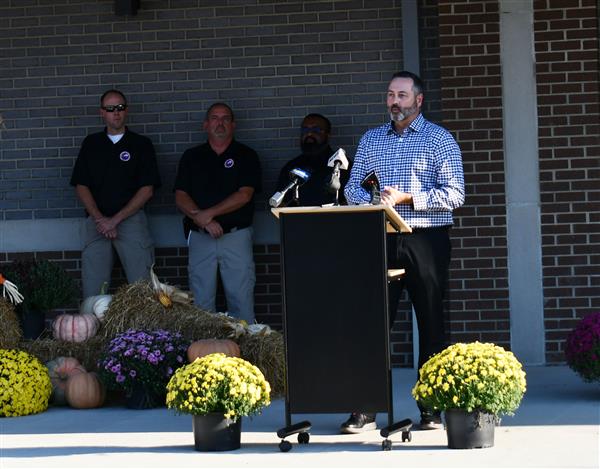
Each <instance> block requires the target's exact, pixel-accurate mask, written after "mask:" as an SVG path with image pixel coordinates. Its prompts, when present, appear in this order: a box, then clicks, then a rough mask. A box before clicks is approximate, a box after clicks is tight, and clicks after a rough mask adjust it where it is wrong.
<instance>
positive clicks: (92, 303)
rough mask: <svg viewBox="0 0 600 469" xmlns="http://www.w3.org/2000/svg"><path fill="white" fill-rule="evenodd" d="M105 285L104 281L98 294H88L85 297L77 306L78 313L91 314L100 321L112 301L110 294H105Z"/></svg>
mask: <svg viewBox="0 0 600 469" xmlns="http://www.w3.org/2000/svg"><path fill="white" fill-rule="evenodd" d="M107 286H108V284H107V283H106V282H104V283H103V284H102V289H101V290H100V294H99V295H94V296H88V297H87V298H85V299H84V300H83V301H82V303H81V306H80V307H79V313H81V314H93V315H94V316H96V317H97V318H98V320H100V321H102V320H103V319H104V314H105V313H106V311H107V310H108V306H109V305H110V302H111V301H112V295H107V294H106V288H107Z"/></svg>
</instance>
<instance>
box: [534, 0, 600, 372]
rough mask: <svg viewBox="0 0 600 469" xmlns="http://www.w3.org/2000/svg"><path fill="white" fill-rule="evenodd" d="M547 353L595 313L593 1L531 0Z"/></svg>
mask: <svg viewBox="0 0 600 469" xmlns="http://www.w3.org/2000/svg"><path fill="white" fill-rule="evenodd" d="M534 5H535V17H534V20H535V51H536V64H537V69H536V75H537V94H538V122H539V151H540V190H541V203H542V206H541V211H542V262H543V274H544V299H545V310H544V313H545V324H546V330H547V333H546V355H547V358H548V361H551V362H556V361H563V360H564V349H563V347H564V339H565V337H566V334H567V333H568V332H569V331H570V330H571V329H572V328H573V327H574V325H575V323H576V321H577V318H580V317H582V316H584V315H586V314H588V313H590V312H593V311H598V310H600V282H599V279H600V267H599V266H600V230H599V227H600V223H599V222H600V210H598V207H599V206H600V183H599V181H600V169H599V167H600V164H599V162H600V158H599V157H600V107H599V90H598V81H599V78H598V77H599V75H598V73H599V68H598V59H599V49H598V37H599V35H600V32H599V29H598V8H599V7H598V3H597V2H596V0H560V1H557V0H554V1H546V0H543V1H536V2H535V3H534Z"/></svg>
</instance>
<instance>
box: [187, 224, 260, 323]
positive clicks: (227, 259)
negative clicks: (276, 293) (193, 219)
mask: <svg viewBox="0 0 600 469" xmlns="http://www.w3.org/2000/svg"><path fill="white" fill-rule="evenodd" d="M252 232H253V231H252V228H243V229H241V230H237V231H234V232H231V233H227V234H224V235H223V236H221V237H220V238H218V239H213V238H212V237H211V236H210V235H209V234H207V233H205V232H197V231H192V232H190V236H189V239H188V246H189V262H188V272H189V277H190V289H191V290H192V292H193V293H194V302H195V303H196V305H197V306H199V307H200V308H202V309H205V310H207V311H215V310H216V306H215V296H216V293H217V267H218V269H219V272H220V274H221V280H222V281H223V287H224V289H225V298H226V299H227V310H228V312H229V314H231V315H232V316H234V317H237V318H239V319H244V320H246V321H247V322H248V324H252V323H253V322H254V284H255V283H256V275H255V272H254V257H253V255H252Z"/></svg>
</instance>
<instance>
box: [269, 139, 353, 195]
mask: <svg viewBox="0 0 600 469" xmlns="http://www.w3.org/2000/svg"><path fill="white" fill-rule="evenodd" d="M333 153H334V152H333V150H332V149H331V147H329V146H327V148H325V149H324V150H323V151H322V152H320V153H319V154H317V155H305V154H302V155H300V156H298V157H296V158H294V159H293V160H290V161H288V162H287V163H286V164H285V166H284V167H283V168H281V172H280V173H279V180H278V183H277V190H282V189H284V188H285V187H286V186H287V185H288V184H289V183H290V171H291V170H292V169H294V168H300V169H304V170H307V171H308V172H309V173H310V178H309V179H308V181H306V183H304V184H303V185H302V186H300V188H299V189H298V195H299V197H298V203H297V204H295V203H294V202H293V193H292V192H293V191H290V192H288V193H287V194H286V198H285V200H284V203H283V204H284V205H286V206H292V205H299V206H301V207H307V206H320V205H325V204H331V203H334V202H335V194H333V193H331V192H330V191H329V188H328V186H329V183H330V182H331V174H332V172H333V168H330V167H329V166H327V162H328V161H329V158H330V157H331V155H333ZM349 177H350V167H348V170H347V171H346V170H340V184H341V188H340V190H339V203H340V204H341V205H345V204H346V199H345V197H344V186H345V185H346V183H347V182H348V179H349Z"/></svg>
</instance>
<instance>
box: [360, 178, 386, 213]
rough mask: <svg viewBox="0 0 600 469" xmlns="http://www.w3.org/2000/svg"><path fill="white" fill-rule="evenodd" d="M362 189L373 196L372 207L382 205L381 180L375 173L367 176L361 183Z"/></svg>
mask: <svg viewBox="0 0 600 469" xmlns="http://www.w3.org/2000/svg"><path fill="white" fill-rule="evenodd" d="M360 187H362V188H363V189H364V190H366V191H367V192H368V193H369V194H371V201H370V204H371V205H379V204H380V203H381V192H380V189H379V178H378V177H377V173H376V172H375V171H371V172H370V173H369V174H367V175H366V176H365V177H364V178H363V180H362V181H361V183H360Z"/></svg>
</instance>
